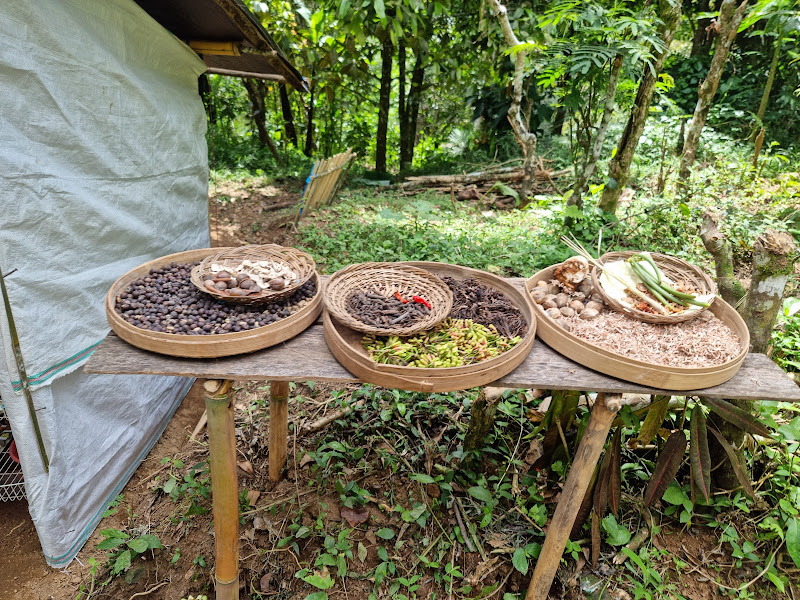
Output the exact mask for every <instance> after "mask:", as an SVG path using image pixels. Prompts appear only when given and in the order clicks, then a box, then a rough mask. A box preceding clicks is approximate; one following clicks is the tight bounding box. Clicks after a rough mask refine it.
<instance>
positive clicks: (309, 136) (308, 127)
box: [303, 76, 316, 156]
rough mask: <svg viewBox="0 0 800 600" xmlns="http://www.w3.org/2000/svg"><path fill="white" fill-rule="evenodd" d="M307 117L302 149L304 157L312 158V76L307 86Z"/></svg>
mask: <svg viewBox="0 0 800 600" xmlns="http://www.w3.org/2000/svg"><path fill="white" fill-rule="evenodd" d="M308 88H309V90H308V94H309V95H308V116H307V120H306V143H305V147H304V148H303V154H305V155H306V156H313V154H314V96H315V95H316V94H315V93H314V92H315V91H316V86H315V85H314V79H313V76H312V79H311V82H310V83H309V86H308Z"/></svg>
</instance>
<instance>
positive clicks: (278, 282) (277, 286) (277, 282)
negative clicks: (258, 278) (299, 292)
mask: <svg viewBox="0 0 800 600" xmlns="http://www.w3.org/2000/svg"><path fill="white" fill-rule="evenodd" d="M269 287H270V289H272V290H275V291H276V292H277V291H278V290H282V289H283V288H285V287H286V282H285V281H283V279H281V278H280V277H276V278H275V279H270V281H269Z"/></svg>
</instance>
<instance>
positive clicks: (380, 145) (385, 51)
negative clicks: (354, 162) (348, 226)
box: [375, 33, 394, 173]
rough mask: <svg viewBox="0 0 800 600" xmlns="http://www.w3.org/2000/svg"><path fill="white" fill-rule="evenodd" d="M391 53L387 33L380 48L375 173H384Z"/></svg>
mask: <svg viewBox="0 0 800 600" xmlns="http://www.w3.org/2000/svg"><path fill="white" fill-rule="evenodd" d="M393 53H394V47H393V46H392V38H391V37H390V36H389V34H388V33H387V34H386V38H385V39H384V40H383V45H382V46H381V61H382V64H381V91H380V97H379V99H378V135H377V138H376V140H375V171H377V172H378V173H386V135H387V133H388V130H389V101H390V99H391V92H392V54H393Z"/></svg>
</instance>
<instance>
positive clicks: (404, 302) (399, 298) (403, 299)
mask: <svg viewBox="0 0 800 600" xmlns="http://www.w3.org/2000/svg"><path fill="white" fill-rule="evenodd" d="M394 297H395V298H397V299H398V300H400V302H402V303H403V304H408V300H406V299H405V298H403V297H402V296H401V295H400V292H395V293H394ZM428 308H430V307H428Z"/></svg>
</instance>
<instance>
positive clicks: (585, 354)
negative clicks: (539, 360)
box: [525, 265, 750, 391]
mask: <svg viewBox="0 0 800 600" xmlns="http://www.w3.org/2000/svg"><path fill="white" fill-rule="evenodd" d="M557 266H558V265H553V266H552V267H548V268H547V269H544V270H542V271H539V272H538V273H536V274H535V275H533V277H531V278H530V279H528V280H527V281H526V282H525V291H526V292H527V293H528V294H529V295H530V292H531V291H532V290H533V289H534V288H535V287H536V283H537V282H538V281H541V280H544V281H550V280H551V279H553V271H554V270H555V268H556V267H557ZM529 297H530V296H529ZM532 304H533V307H534V308H533V310H534V311H535V312H536V316H537V317H539V319H538V324H539V326H538V330H537V334H538V335H539V337H540V338H542V341H544V342H545V343H546V344H547V345H548V346H550V347H551V348H552V349H553V350H555V351H557V352H560V353H561V354H563V355H564V356H566V357H567V358H569V359H572V360H574V361H575V362H577V363H580V364H581V365H583V366H584V367H588V368H590V369H594V370H595V371H599V372H600V373H604V374H606V375H611V376H612V377H617V378H618V379H623V380H625V381H631V382H633V383H638V384H640V385H646V386H650V387H655V388H660V389H663V390H675V391H680V390H699V389H703V388H707V387H711V386H714V385H719V384H720V383H723V382H725V381H728V379H730V378H731V377H733V376H734V375H735V374H736V372H737V371H738V370H739V367H741V366H742V362H743V361H744V359H745V356H747V352H748V350H749V348H750V332H749V331H748V329H747V325H745V323H744V320H743V319H742V317H741V316H739V313H737V312H736V310H734V308H733V307H732V306H731V305H730V304H728V303H726V302H725V301H723V300H722V299H720V298H717V299H716V300H714V302H713V304H712V305H711V308H709V309H708V310H710V311H711V312H712V313H714V314H715V315H716V316H717V317H718V318H719V319H720V320H721V321H722V322H723V323H725V325H727V326H728V327H730V328H731V330H733V332H734V333H735V334H736V335H737V336H738V337H739V345H740V347H741V352H740V353H739V355H738V356H736V357H735V358H733V359H732V360H729V361H728V362H726V363H723V364H721V365H715V366H711V367H668V366H664V365H656V364H653V363H647V362H642V361H638V360H634V359H632V358H628V357H625V356H620V355H619V354H615V353H614V352H611V351H609V350H606V349H605V348H601V347H599V346H596V345H594V344H591V343H589V342H587V341H586V340H583V339H581V338H579V337H577V336H575V335H573V334H571V333H569V332H567V331H565V330H564V329H562V328H561V327H559V326H558V325H557V324H556V322H555V321H554V320H553V319H551V318H550V317H548V316H547V315H546V314H545V312H544V309H542V307H541V306H540V305H538V304H536V303H532Z"/></svg>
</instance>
